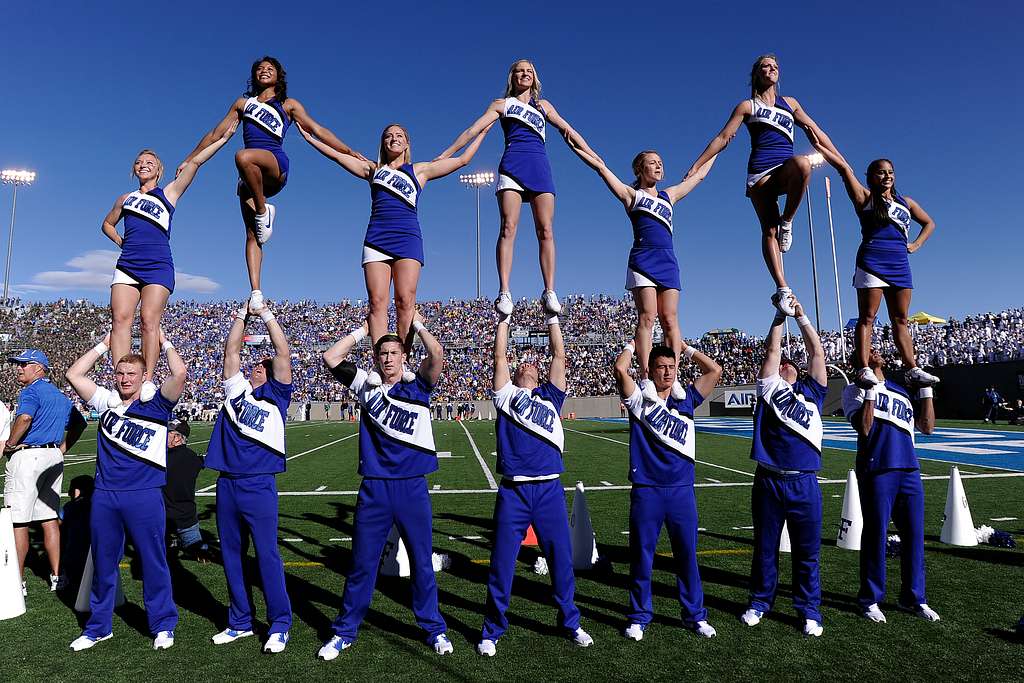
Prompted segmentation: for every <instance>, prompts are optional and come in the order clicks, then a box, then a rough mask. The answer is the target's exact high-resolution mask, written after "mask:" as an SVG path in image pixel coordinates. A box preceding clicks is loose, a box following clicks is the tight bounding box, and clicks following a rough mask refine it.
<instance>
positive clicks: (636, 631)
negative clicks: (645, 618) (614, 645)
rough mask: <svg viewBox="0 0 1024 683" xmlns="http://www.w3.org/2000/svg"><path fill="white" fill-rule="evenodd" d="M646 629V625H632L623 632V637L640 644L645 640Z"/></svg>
mask: <svg viewBox="0 0 1024 683" xmlns="http://www.w3.org/2000/svg"><path fill="white" fill-rule="evenodd" d="M645 628H646V626H645V625H644V624H630V625H629V627H628V628H627V629H626V630H625V631H623V633H622V635H624V636H626V637H627V638H629V639H630V640H635V641H637V642H639V641H641V640H643V639H644V629H645Z"/></svg>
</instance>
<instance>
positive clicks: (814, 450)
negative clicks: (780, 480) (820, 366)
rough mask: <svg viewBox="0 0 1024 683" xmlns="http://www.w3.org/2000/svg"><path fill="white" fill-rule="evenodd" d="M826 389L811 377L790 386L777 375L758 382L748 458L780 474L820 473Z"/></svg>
mask: <svg viewBox="0 0 1024 683" xmlns="http://www.w3.org/2000/svg"><path fill="white" fill-rule="evenodd" d="M827 393H828V387H826V386H825V385H823V384H818V382H817V381H816V380H814V379H812V378H810V377H808V378H807V379H806V380H801V381H798V382H797V383H796V384H792V385H791V384H790V383H789V382H787V381H786V380H784V379H782V377H780V376H779V375H773V376H771V377H765V378H763V379H758V380H757V404H756V406H755V407H754V440H753V443H752V445H751V448H750V457H751V458H752V459H753V460H755V461H757V462H759V463H761V464H762V465H765V466H767V467H768V468H769V469H774V470H777V471H783V472H817V471H818V470H819V469H821V434H822V428H821V407H822V405H824V403H825V395H826V394H827Z"/></svg>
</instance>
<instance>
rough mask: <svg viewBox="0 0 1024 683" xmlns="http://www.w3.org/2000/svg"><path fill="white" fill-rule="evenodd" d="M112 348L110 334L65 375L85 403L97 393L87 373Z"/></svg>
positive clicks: (84, 354)
mask: <svg viewBox="0 0 1024 683" xmlns="http://www.w3.org/2000/svg"><path fill="white" fill-rule="evenodd" d="M109 348H110V333H109V332H108V333H107V336H105V337H103V341H101V342H100V343H99V344H97V345H96V346H94V347H93V348H91V349H89V350H88V351H86V352H85V353H83V354H82V355H81V356H80V357H79V358H78V360H76V361H75V362H74V363H72V364H71V367H70V368H68V369H67V372H65V373H64V379H66V380H67V381H68V384H70V385H71V387H72V388H73V389H74V390H75V393H77V394H78V395H79V396H81V397H82V400H83V401H86V402H88V401H90V400H92V397H93V395H94V394H95V393H96V382H93V381H92V379H91V378H90V377H88V375H87V373H88V372H89V371H91V370H92V369H93V367H94V366H95V365H96V361H98V360H99V359H100V358H102V357H103V356H104V355H105V354H106V353H107V350H108V349H109ZM13 437H14V432H13V430H12V431H11V441H13Z"/></svg>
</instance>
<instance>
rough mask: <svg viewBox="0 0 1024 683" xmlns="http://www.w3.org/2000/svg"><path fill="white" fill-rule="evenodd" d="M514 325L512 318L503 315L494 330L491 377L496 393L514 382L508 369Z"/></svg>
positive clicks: (492, 386)
mask: <svg viewBox="0 0 1024 683" xmlns="http://www.w3.org/2000/svg"><path fill="white" fill-rule="evenodd" d="M511 324H512V316H510V315H503V316H501V319H500V320H498V325H497V326H496V327H495V328H494V374H493V376H492V377H491V388H492V389H494V391H497V390H498V389H501V388H502V387H503V386H505V385H506V384H508V383H509V382H511V381H512V375H511V373H510V372H509V369H508V331H509V327H510V326H511Z"/></svg>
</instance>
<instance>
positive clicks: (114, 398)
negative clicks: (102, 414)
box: [107, 390, 122, 410]
mask: <svg viewBox="0 0 1024 683" xmlns="http://www.w3.org/2000/svg"><path fill="white" fill-rule="evenodd" d="M121 403H122V401H121V397H120V396H119V395H118V393H117V390H114V391H111V392H110V395H109V396H107V407H108V408H110V409H111V410H114V409H115V408H118V407H119V406H120V405H121Z"/></svg>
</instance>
